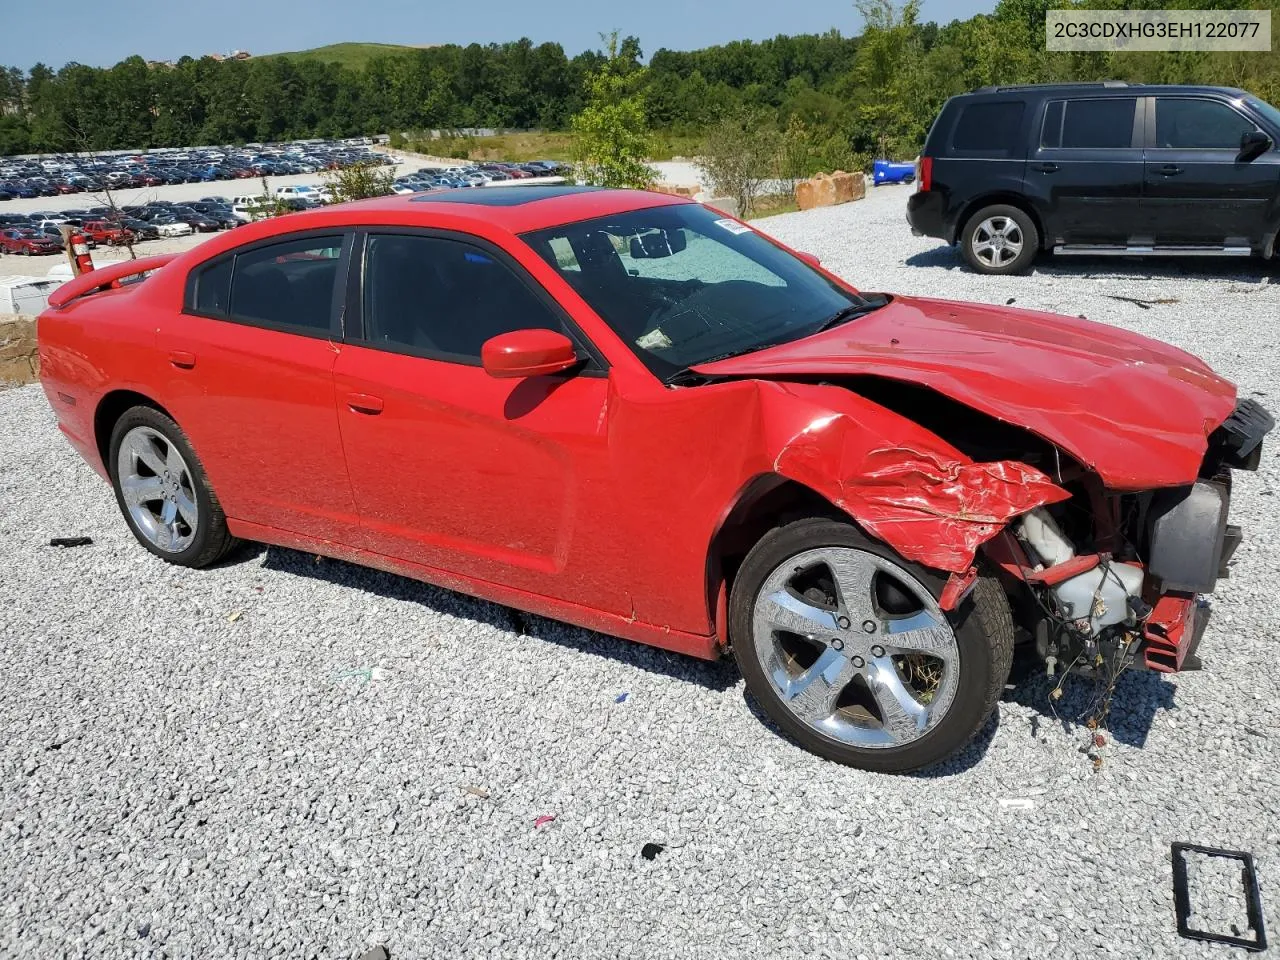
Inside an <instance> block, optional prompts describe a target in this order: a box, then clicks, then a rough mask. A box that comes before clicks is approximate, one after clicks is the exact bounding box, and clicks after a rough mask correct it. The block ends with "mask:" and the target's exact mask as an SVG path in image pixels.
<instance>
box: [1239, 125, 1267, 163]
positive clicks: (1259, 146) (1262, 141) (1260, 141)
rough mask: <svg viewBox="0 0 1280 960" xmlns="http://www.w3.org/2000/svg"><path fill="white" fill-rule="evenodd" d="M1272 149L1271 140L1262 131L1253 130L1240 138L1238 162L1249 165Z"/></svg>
mask: <svg viewBox="0 0 1280 960" xmlns="http://www.w3.org/2000/svg"><path fill="white" fill-rule="evenodd" d="M1270 149H1271V138H1270V137H1268V136H1267V135H1266V134H1265V133H1263V132H1262V131H1261V130H1253V131H1251V132H1249V133H1246V134H1242V135H1241V137H1240V152H1239V153H1238V154H1236V160H1239V161H1241V162H1244V163H1248V162H1249V161H1250V160H1254V159H1256V158H1258V157H1260V156H1261V155H1262V154H1264V153H1266V152H1267V151H1268V150H1270Z"/></svg>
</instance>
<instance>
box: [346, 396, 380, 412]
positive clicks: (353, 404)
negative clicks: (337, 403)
mask: <svg viewBox="0 0 1280 960" xmlns="http://www.w3.org/2000/svg"><path fill="white" fill-rule="evenodd" d="M347 406H348V407H350V408H351V410H352V412H354V413H367V414H369V415H370V416H373V415H374V414H378V413H381V412H382V398H381V397H375V396H372V395H370V394H367V393H348V394H347Z"/></svg>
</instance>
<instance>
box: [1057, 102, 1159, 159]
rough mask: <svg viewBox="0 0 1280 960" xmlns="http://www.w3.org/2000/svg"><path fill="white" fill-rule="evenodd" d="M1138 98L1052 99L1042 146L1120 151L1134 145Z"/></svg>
mask: <svg viewBox="0 0 1280 960" xmlns="http://www.w3.org/2000/svg"><path fill="white" fill-rule="evenodd" d="M1137 109H1138V101H1137V99H1136V98H1128V97H1116V98H1108V99H1105V100H1104V99H1098V100H1051V101H1049V104H1048V106H1047V107H1046V108H1045V112H1044V127H1043V129H1042V131H1041V135H1040V146H1042V147H1047V148H1049V149H1056V148H1063V149H1067V150H1107V149H1112V150H1118V149H1123V148H1127V147H1130V146H1132V145H1133V115H1134V112H1135V111H1136V110H1137Z"/></svg>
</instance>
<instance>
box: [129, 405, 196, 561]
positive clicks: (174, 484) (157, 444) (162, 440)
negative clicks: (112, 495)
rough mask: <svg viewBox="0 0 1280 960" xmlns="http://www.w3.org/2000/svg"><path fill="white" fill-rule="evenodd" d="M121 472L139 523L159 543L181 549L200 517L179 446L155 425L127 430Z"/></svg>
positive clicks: (187, 544) (169, 548)
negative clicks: (153, 427)
mask: <svg viewBox="0 0 1280 960" xmlns="http://www.w3.org/2000/svg"><path fill="white" fill-rule="evenodd" d="M116 475H117V477H118V478H119V482H120V494H121V496H122V497H123V499H124V505H125V509H127V510H128V511H129V516H130V517H131V518H132V519H133V523H134V526H135V527H137V529H138V531H139V532H140V533H141V534H142V536H144V537H145V538H146V539H147V540H148V541H149V542H150V543H151V544H152V545H153V546H154V547H155V548H156V549H158V550H162V551H164V552H165V553H181V552H182V551H184V550H186V549H187V548H188V547H190V546H191V542H192V541H193V540H194V539H195V536H196V529H197V526H198V524H199V522H200V511H199V507H198V506H197V502H196V493H195V486H194V485H193V483H192V480H191V470H190V469H189V468H188V467H187V462H186V461H185V460H184V459H183V458H182V454H181V453H179V452H178V448H177V447H176V446H174V445H173V443H172V442H170V441H169V440H168V439H167V438H166V437H165V436H164V434H162V433H160V432H159V431H158V430H153V429H152V428H151V427H134V428H133V429H132V430H130V431H129V432H128V433H126V434H125V435H124V438H123V439H122V440H121V442H120V450H119V453H118V454H117V455H116Z"/></svg>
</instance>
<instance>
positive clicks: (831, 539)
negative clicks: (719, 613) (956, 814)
mask: <svg viewBox="0 0 1280 960" xmlns="http://www.w3.org/2000/svg"><path fill="white" fill-rule="evenodd" d="M832 547H835V548H842V547H849V548H854V549H856V550H859V551H863V552H866V553H870V554H874V555H875V556H877V557H880V558H883V559H885V560H888V561H890V562H891V563H892V564H894V565H896V566H897V567H899V568H901V569H902V570H903V571H904V572H906V573H907V574H909V575H910V576H911V577H912V578H914V579H915V580H916V581H918V584H919V585H920V586H921V587H923V588H924V589H925V590H927V591H928V592H929V593H930V594H931V596H932V597H933V598H934V599H935V600H936V599H937V598H938V597H939V596H940V594H941V592H942V588H943V586H944V585H945V582H946V581H945V579H944V578H942V577H940V576H938V574H937V573H935V572H933V571H930V570H928V569H926V568H924V567H921V566H920V565H918V564H913V563H909V562H907V561H905V560H903V559H902V558H901V557H899V556H898V555H897V554H896V553H894V552H893V551H892V550H891V549H889V548H888V547H887V546H885V545H884V544H882V543H879V542H878V541H875V540H872V539H871V538H869V537H867V536H866V535H865V534H863V533H862V532H861V531H860V530H859V529H858V528H857V527H855V526H853V525H852V524H851V523H847V522H843V521H841V520H835V519H829V518H808V519H804V520H798V521H795V522H793V523H788V524H786V525H784V526H780V527H776V528H774V529H773V530H772V531H770V532H769V533H768V534H766V535H765V536H764V537H762V538H761V539H760V541H759V542H758V543H757V544H756V545H755V547H753V548H752V550H751V552H750V553H749V554H748V555H747V557H746V559H745V560H744V561H743V563H742V566H741V568H740V569H739V571H738V575H737V577H736V579H735V580H734V584H733V591H732V595H731V597H730V600H729V630H730V639H731V641H732V643H733V652H734V657H735V659H736V660H737V663H738V666H739V669H741V671H742V675H743V678H744V679H745V680H746V684H747V689H748V691H749V692H750V693H751V694H752V695H753V696H754V697H755V699H756V701H757V702H758V703H759V704H760V705H761V706H762V707H763V708H764V710H765V712H766V713H767V714H768V715H769V716H770V717H771V718H772V719H773V720H774V722H775V723H777V724H778V726H779V727H781V728H782V729H783V730H784V731H785V732H786V733H787V734H788V735H789V736H791V737H792V738H793V739H794V740H795V741H796V742H797V743H798V744H799V745H800V746H802V747H803V748H804V749H806V750H808V751H810V752H812V753H815V754H817V755H818V756H821V757H825V758H826V759H828V760H834V761H836V762H838V763H843V764H846V765H848V766H852V767H860V768H862V769H864V770H872V771H877V772H883V773H904V772H907V771H911V770H917V769H919V768H921V767H926V766H929V765H932V764H935V763H938V762H939V761H942V760H944V759H946V758H947V757H949V756H951V755H952V754H954V753H956V752H957V751H959V750H960V749H961V748H963V747H964V746H965V744H967V743H968V742H969V741H970V740H971V739H972V738H973V736H974V735H975V734H976V733H977V732H978V731H979V730H980V729H981V728H982V726H983V724H984V723H986V721H987V719H988V717H990V716H991V712H992V711H993V710H994V709H995V706H996V703H997V702H998V701H999V699H1000V695H1001V693H1002V692H1003V690H1004V685H1005V683H1006V681H1007V680H1008V677H1009V671H1010V668H1011V666H1012V663H1013V641H1014V632H1013V619H1012V616H1011V614H1010V610H1009V602H1008V598H1007V597H1006V595H1005V593H1004V590H1003V588H1002V587H1001V586H1000V583H999V581H998V580H997V579H996V578H995V577H994V576H991V575H987V574H983V575H981V576H980V577H979V579H978V582H977V585H976V586H975V588H974V590H973V591H972V592H971V593H970V594H969V596H968V597H967V598H966V599H965V601H964V602H963V603H962V604H961V605H960V608H959V609H958V610H955V611H952V612H951V613H949V614H946V615H945V616H946V619H947V621H948V623H949V625H950V626H951V629H952V631H953V633H954V636H955V642H956V647H957V648H958V652H959V660H958V662H959V675H958V681H957V684H956V686H955V688H954V689H955V694H954V698H953V699H952V700H951V704H950V707H949V708H948V709H947V710H946V712H945V713H944V714H943V715H942V716H941V717H940V718H939V719H938V720H937V721H936V723H934V725H933V726H932V727H931V728H930V729H928V730H927V731H926V732H924V733H923V734H921V735H919V736H918V737H917V738H916V739H914V740H911V741H909V742H907V743H905V744H903V745H901V746H879V747H858V746H853V745H850V744H849V743H845V742H842V741H840V740H837V739H835V738H834V737H831V736H827V735H825V734H823V733H821V732H819V731H818V730H816V729H815V728H814V727H811V726H809V725H808V724H807V723H805V722H804V721H803V720H801V719H800V718H799V717H797V716H796V715H795V714H794V713H793V712H792V710H791V709H790V708H789V707H788V706H787V705H786V704H785V703H784V701H783V699H782V697H781V696H780V695H779V694H778V692H777V691H776V690H775V688H774V684H773V682H772V681H771V680H770V679H769V677H768V675H767V673H766V664H765V663H763V662H762V660H761V657H760V654H759V652H758V651H757V647H756V643H755V637H754V633H753V618H754V613H755V608H756V600H757V596H758V594H759V593H760V591H761V590H762V588H763V587H764V586H765V583H766V581H767V580H768V579H769V577H770V576H771V574H772V573H773V572H774V571H775V570H779V569H780V568H781V565H783V564H789V563H790V562H791V561H792V560H793V559H794V558H797V557H799V556H800V555H801V554H803V553H805V552H806V551H810V550H818V549H822V548H832Z"/></svg>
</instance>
